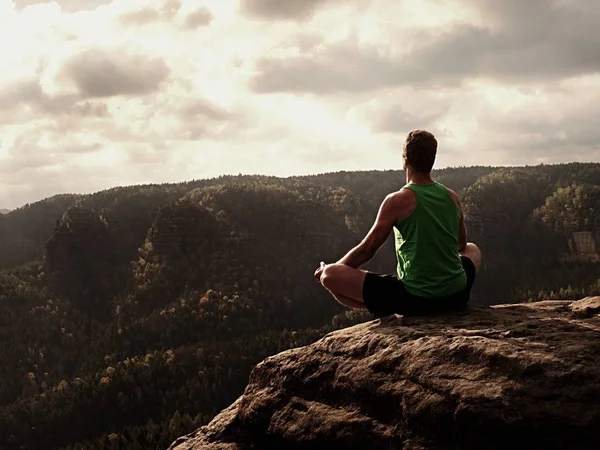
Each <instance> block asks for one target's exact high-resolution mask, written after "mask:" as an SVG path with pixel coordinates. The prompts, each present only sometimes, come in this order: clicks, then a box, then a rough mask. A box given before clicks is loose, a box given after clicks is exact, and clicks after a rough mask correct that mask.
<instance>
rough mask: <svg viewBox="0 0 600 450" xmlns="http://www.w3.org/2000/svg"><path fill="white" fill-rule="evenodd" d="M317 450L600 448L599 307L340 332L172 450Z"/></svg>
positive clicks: (278, 367) (269, 372)
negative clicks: (343, 449)
mask: <svg viewBox="0 0 600 450" xmlns="http://www.w3.org/2000/svg"><path fill="white" fill-rule="evenodd" d="M315 448H328V449H333V448H340V449H341V448H345V449H361V450H362V449H382V450H383V449H385V450H392V449H507V448H530V449H538V448H539V449H545V450H548V449H600V297H594V298H586V299H583V300H580V301H575V302H572V301H551V302H550V301H547V302H538V303H529V304H516V305H502V306H494V307H490V308H471V309H469V310H467V311H465V312H464V313H460V314H454V315H440V316H434V317H425V318H405V317H400V316H393V317H389V318H385V319H382V320H375V321H372V322H368V323H364V324H361V325H357V326H354V327H351V328H347V329H344V330H340V331H336V332H333V333H331V334H329V335H327V336H325V337H324V338H323V339H321V340H319V341H318V342H316V343H314V344H312V345H309V346H307V347H304V348H297V349H293V350H289V351H286V352H283V353H281V354H279V355H276V356H273V357H270V358H267V359H266V360H264V361H263V362H262V363H260V364H258V365H257V366H256V368H255V369H254V370H253V372H252V374H251V376H250V380H249V384H248V386H247V388H246V390H245V392H244V394H243V395H242V396H241V397H240V398H239V399H238V400H237V401H236V402H235V403H234V404H233V405H231V406H230V407H229V408H227V409H226V410H224V411H223V412H222V413H221V414H219V415H218V416H217V417H216V418H215V419H214V420H213V421H212V422H211V423H210V424H209V425H207V426H206V427H203V428H201V429H200V430H198V431H196V432H194V433H192V434H190V435H189V436H186V437H182V438H180V439H178V440H177V441H175V442H174V443H173V445H172V446H171V447H170V449H171V450H192V449H194V450H199V449H207V450H208V449H211V450H217V449H219V450H242V449H315Z"/></svg>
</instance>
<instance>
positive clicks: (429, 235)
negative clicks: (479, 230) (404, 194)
mask: <svg viewBox="0 0 600 450" xmlns="http://www.w3.org/2000/svg"><path fill="white" fill-rule="evenodd" d="M404 187H405V189H410V190H411V191H413V192H414V193H415V195H416V197H417V206H416V208H415V210H414V211H413V212H412V214H411V215H410V216H408V217H407V218H406V219H403V220H401V221H399V222H398V223H396V225H395V226H394V235H395V243H396V256H397V258H398V278H400V279H401V280H402V282H403V283H404V285H405V286H406V290H407V291H408V292H410V293H411V294H413V295H418V296H420V297H426V298H439V297H444V296H446V295H451V294H455V293H456V292H459V291H461V290H462V289H464V288H465V287H466V285H467V277H466V274H465V271H464V269H463V266H462V262H461V260H460V256H459V254H458V237H459V227H460V210H459V209H458V208H457V207H456V204H455V203H454V201H453V200H452V198H451V197H450V194H449V193H448V191H447V190H446V188H445V187H444V186H443V185H442V184H440V183H437V182H435V183H433V184H412V183H409V184H407V185H406V186H404Z"/></svg>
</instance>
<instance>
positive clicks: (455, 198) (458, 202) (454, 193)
mask: <svg viewBox="0 0 600 450" xmlns="http://www.w3.org/2000/svg"><path fill="white" fill-rule="evenodd" d="M444 187H445V188H446V190H447V191H448V195H450V198H452V200H453V201H454V203H456V206H458V208H459V209H460V208H461V204H460V198H459V197H458V194H457V193H456V192H454V191H453V190H452V189H450V188H449V187H446V186H444Z"/></svg>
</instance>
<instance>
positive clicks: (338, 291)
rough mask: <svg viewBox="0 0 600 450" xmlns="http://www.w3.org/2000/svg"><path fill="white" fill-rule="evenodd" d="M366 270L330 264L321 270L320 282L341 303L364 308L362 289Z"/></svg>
mask: <svg viewBox="0 0 600 450" xmlns="http://www.w3.org/2000/svg"><path fill="white" fill-rule="evenodd" d="M365 275H366V272H365V271H364V270H360V269H355V268H353V267H350V266H346V265H343V264H331V265H329V266H327V267H326V268H325V269H324V270H323V274H322V275H321V284H322V285H323V286H324V287H325V289H327V290H328V291H329V292H331V294H332V295H333V296H334V297H335V299H336V300H337V301H338V302H340V303H341V304H342V305H345V306H349V307H350V308H356V309H366V306H365V304H364V303H363V297H362V290H363V284H364V281H365Z"/></svg>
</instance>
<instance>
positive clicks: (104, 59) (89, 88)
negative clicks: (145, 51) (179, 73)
mask: <svg viewBox="0 0 600 450" xmlns="http://www.w3.org/2000/svg"><path fill="white" fill-rule="evenodd" d="M64 73H65V75H66V77H67V78H68V79H70V80H71V81H72V82H73V83H75V86H76V87H77V89H78V91H79V95H80V96H81V97H83V98H89V97H92V98H93V97H113V96H119V95H144V94H149V93H151V92H154V91H157V90H158V89H159V88H160V87H161V85H162V83H163V82H164V81H165V80H166V79H167V77H168V76H169V74H170V69H169V67H168V66H167V64H166V63H165V61H164V60H162V59H158V58H151V57H148V56H143V55H134V54H127V53H119V52H115V53H111V54H109V53H107V52H103V51H100V50H88V51H86V52H83V53H80V54H79V55H76V56H74V57H73V58H72V59H71V60H70V61H69V62H68V63H67V64H66V66H65V68H64Z"/></svg>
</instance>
